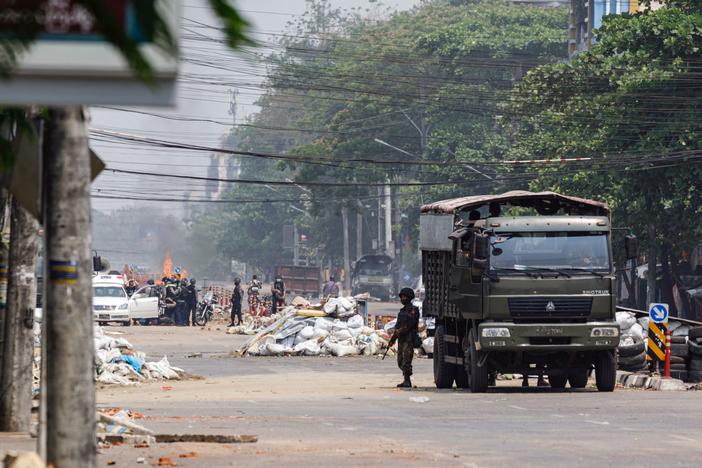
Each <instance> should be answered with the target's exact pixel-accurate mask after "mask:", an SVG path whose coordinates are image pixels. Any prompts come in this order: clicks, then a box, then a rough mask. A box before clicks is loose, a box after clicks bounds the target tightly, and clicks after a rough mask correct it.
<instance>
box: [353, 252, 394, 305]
mask: <svg viewBox="0 0 702 468" xmlns="http://www.w3.org/2000/svg"><path fill="white" fill-rule="evenodd" d="M364 292H367V293H369V294H370V295H371V296H373V297H377V298H380V299H382V300H384V301H389V300H390V298H391V297H393V281H392V258H390V257H389V256H387V255H364V256H362V257H361V258H359V259H358V260H356V262H355V263H354V266H353V269H352V270H351V294H353V295H356V294H361V293H364Z"/></svg>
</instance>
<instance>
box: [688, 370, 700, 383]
mask: <svg viewBox="0 0 702 468" xmlns="http://www.w3.org/2000/svg"><path fill="white" fill-rule="evenodd" d="M687 381H688V382H695V383H697V382H702V372H700V371H688V373H687Z"/></svg>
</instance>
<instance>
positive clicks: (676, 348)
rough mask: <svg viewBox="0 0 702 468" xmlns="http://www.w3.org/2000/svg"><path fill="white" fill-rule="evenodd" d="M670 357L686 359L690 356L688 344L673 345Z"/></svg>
mask: <svg viewBox="0 0 702 468" xmlns="http://www.w3.org/2000/svg"><path fill="white" fill-rule="evenodd" d="M670 355H671V356H680V357H682V358H686V357H688V356H689V355H690V348H689V347H688V346H687V345H686V344H671V345H670Z"/></svg>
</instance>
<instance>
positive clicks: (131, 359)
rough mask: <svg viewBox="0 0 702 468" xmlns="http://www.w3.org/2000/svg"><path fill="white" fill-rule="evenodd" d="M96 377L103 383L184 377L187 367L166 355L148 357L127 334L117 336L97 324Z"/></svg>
mask: <svg viewBox="0 0 702 468" xmlns="http://www.w3.org/2000/svg"><path fill="white" fill-rule="evenodd" d="M94 339H95V369H96V378H95V380H96V381H97V382H99V383H102V384H108V385H109V384H111V385H124V386H128V385H137V384H138V383H139V382H146V381H150V380H180V379H181V378H182V376H183V374H184V373H185V371H184V370H183V369H180V368H178V367H174V366H172V365H171V364H170V363H169V362H168V358H167V357H166V356H164V357H163V358H162V359H161V360H160V361H147V360H146V355H145V354H144V353H142V352H138V351H134V348H133V347H132V345H131V343H129V342H128V341H127V340H125V339H124V338H113V337H111V336H109V335H108V334H106V333H105V332H104V331H103V329H102V327H100V326H97V325H96V326H95V336H94Z"/></svg>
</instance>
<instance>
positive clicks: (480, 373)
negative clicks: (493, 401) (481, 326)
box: [464, 329, 490, 393]
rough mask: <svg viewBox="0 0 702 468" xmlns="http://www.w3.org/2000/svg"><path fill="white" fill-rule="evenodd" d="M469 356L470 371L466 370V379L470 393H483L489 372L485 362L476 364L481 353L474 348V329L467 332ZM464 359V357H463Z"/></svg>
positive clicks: (486, 385) (486, 386)
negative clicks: (479, 364) (480, 364)
mask: <svg viewBox="0 0 702 468" xmlns="http://www.w3.org/2000/svg"><path fill="white" fill-rule="evenodd" d="M466 354H467V356H466V357H468V356H470V359H469V362H470V364H469V365H470V372H468V380H469V382H470V391H471V393H485V392H486V391H487V388H488V382H489V377H490V375H489V374H490V372H489V369H488V366H487V362H486V363H484V364H483V365H482V366H478V361H479V360H480V357H481V355H482V353H480V352H479V351H478V350H477V349H475V330H474V329H471V331H470V332H469V333H468V353H466ZM464 359H465V358H464Z"/></svg>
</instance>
